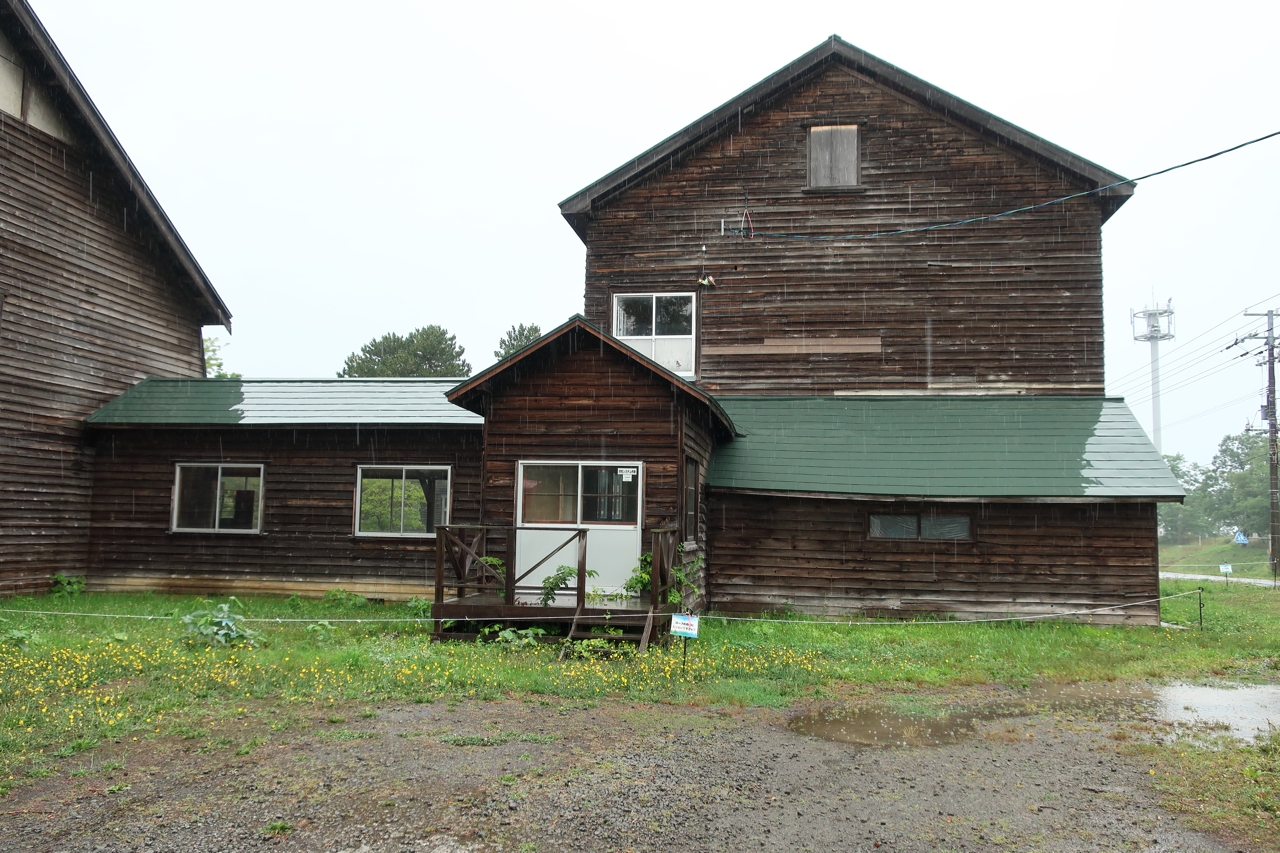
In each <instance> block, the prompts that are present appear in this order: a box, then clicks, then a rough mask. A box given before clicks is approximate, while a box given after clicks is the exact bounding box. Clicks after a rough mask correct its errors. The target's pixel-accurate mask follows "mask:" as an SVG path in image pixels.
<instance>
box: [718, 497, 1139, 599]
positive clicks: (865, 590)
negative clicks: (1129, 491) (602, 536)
mask: <svg viewBox="0 0 1280 853" xmlns="http://www.w3.org/2000/svg"><path fill="white" fill-rule="evenodd" d="M930 508H936V509H937V511H938V512H940V513H944V514H958V513H964V514H968V515H970V516H971V519H972V520H971V530H972V534H973V539H972V541H967V542H922V541H903V540H889V539H871V538H869V537H868V534H867V531H868V520H867V517H868V514H869V513H873V512H875V513H879V512H887V513H901V512H912V511H921V510H924V511H927V510H929V509H930ZM710 542H711V546H710V548H711V557H710V579H709V583H708V586H709V589H708V597H709V599H710V600H709V603H708V606H709V608H710V609H712V610H717V611H727V612H736V611H747V612H754V611H761V610H782V609H786V608H794V609H795V610H797V611H799V612H802V613H812V614H820V615H847V614H861V613H866V614H884V615H890V616H905V617H911V616H915V615H918V614H924V613H940V614H947V615H949V616H952V617H955V618H962V619H968V618H987V617H1000V616H1005V615H1036V614H1045V613H1063V612H1066V611H1074V610H1082V609H1091V608H1097V607H1107V606H1112V605H1116V604H1123V603H1129V602H1136V601H1143V600H1147V599H1152V598H1155V597H1157V596H1158V595H1159V594H1160V593H1159V569H1158V564H1157V544H1156V512H1155V504H1153V503H1098V504H1074V503H1073V504H1048V503H1026V504H1011V503H1010V504H1006V503H989V504H957V503H946V504H932V505H931V504H908V503H885V504H878V503H869V502H863V501H849V500H831V499H818V498H798V497H770V496H753V495H744V494H738V493H733V492H727V491H720V490H715V491H713V492H712V493H711V506H710ZM1079 618H1082V619H1084V618H1091V619H1092V620H1093V621H1095V622H1099V623H1112V622H1122V621H1130V622H1136V623H1139V624H1158V622H1159V609H1158V607H1157V606H1156V605H1151V604H1149V605H1143V606H1137V607H1131V608H1127V609H1125V610H1123V611H1115V612H1112V613H1102V614H1097V615H1095V616H1092V617H1079Z"/></svg>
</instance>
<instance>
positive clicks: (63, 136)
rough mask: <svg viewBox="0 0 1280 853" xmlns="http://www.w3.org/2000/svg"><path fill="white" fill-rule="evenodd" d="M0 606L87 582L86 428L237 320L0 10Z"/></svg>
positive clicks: (30, 16)
mask: <svg viewBox="0 0 1280 853" xmlns="http://www.w3.org/2000/svg"><path fill="white" fill-rule="evenodd" d="M0 233H2V234H3V243H2V244H0V594H4V593H14V592H18V591H24V590H35V589H40V588H43V587H45V586H47V584H48V582H49V577H50V575H51V574H53V573H55V572H66V573H75V574H83V572H84V567H85V565H86V564H87V562H88V559H89V540H90V523H89V501H90V493H91V487H92V480H93V474H94V450H93V447H92V446H91V445H88V444H86V443H85V442H84V440H83V423H82V422H83V419H84V418H85V416H86V415H89V414H90V413H92V412H93V411H94V410H95V409H97V408H99V407H100V406H102V405H103V404H104V403H106V402H107V401H109V400H111V399H112V398H113V397H115V396H117V395H118V394H120V393H121V392H122V391H124V390H126V389H127V388H129V387H130V386H132V385H133V384H134V383H136V382H138V381H139V380H141V379H143V378H144V377H146V376H150V375H167V376H191V377H200V376H203V375H204V357H203V348H202V346H201V338H200V334H201V332H200V330H201V326H202V325H206V324H218V325H224V326H228V327H229V325H230V322H231V315H230V312H228V310H227V308H226V306H225V305H224V304H223V303H222V300H221V299H219V297H218V294H217V293H216V292H215V291H214V289H213V287H212V285H211V284H210V283H209V281H208V279H207V277H206V276H205V274H204V272H203V271H202V270H201V269H200V265H199V264H198V263H197V262H196V260H195V258H194V257H192V255H191V252H190V251H189V250H188V249H187V247H186V245H185V244H184V243H183V242H182V239H181V237H179V236H178V233H177V231H176V230H175V229H174V227H173V224H172V223H171V222H170V221H169V219H168V217H167V216H165V213H164V211H163V210H162V209H161V207H160V204H159V203H158V202H157V201H156V199H155V197H154V196H153V195H152V193H151V191H150V190H149V189H148V188H147V185H146V182H145V181H143V179H142V176H141V175H139V174H138V171H137V169H136V168H134V166H133V163H131V162H130V160H129V157H128V155H126V154H125V152H124V150H123V149H122V148H121V147H120V143H119V142H118V141H117V140H116V138H115V136H114V135H113V134H112V133H111V130H110V128H108V127H107V124H106V122H105V121H104V120H103V118H102V116H101V115H100V114H99V113H98V110H97V108H96V107H94V105H93V102H92V101H91V100H90V99H89V96H88V95H87V94H86V93H85V91H84V88H83V87H82V86H81V85H80V83H79V81H78V80H77V79H76V77H75V75H74V74H73V73H72V71H71V69H70V68H69V67H68V66H67V64H66V62H65V61H64V60H63V58H62V55H61V54H60V53H59V52H58V49H57V47H56V46H55V45H54V44H53V42H52V41H51V40H50V38H49V34H48V33H47V32H46V31H45V30H44V28H43V27H42V26H41V24H40V22H39V20H38V19H37V18H36V16H35V14H34V13H33V12H32V10H31V7H30V6H29V5H28V4H27V3H26V2H25V0H0Z"/></svg>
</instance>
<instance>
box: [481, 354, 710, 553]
mask: <svg viewBox="0 0 1280 853" xmlns="http://www.w3.org/2000/svg"><path fill="white" fill-rule="evenodd" d="M547 350H549V351H542V352H539V353H536V354H535V355H533V356H530V357H529V358H528V359H527V360H526V361H524V362H522V363H521V364H520V365H519V366H518V367H517V368H516V371H515V374H514V375H512V376H509V377H507V378H505V379H503V378H499V379H498V380H496V383H497V384H496V387H494V389H493V391H492V392H491V393H490V396H489V400H488V407H487V411H486V413H485V461H484V523H485V524H493V525H503V526H510V525H511V524H512V523H513V520H514V518H515V496H516V463H517V462H519V461H521V460H531V459H543V460H565V461H570V460H583V461H590V460H593V459H601V460H606V459H607V460H618V461H630V460H637V461H640V462H643V463H644V528H645V529H646V530H647V529H650V528H654V527H668V526H670V525H672V524H674V523H676V522H677V521H678V518H679V515H678V513H679V509H680V494H679V481H680V477H679V474H678V471H679V466H680V465H681V464H682V457H681V422H682V420H683V418H684V406H685V403H684V401H683V400H682V399H681V398H680V395H679V394H678V392H676V391H675V390H674V389H673V388H672V386H671V383H669V382H667V381H665V380H663V379H661V378H659V377H658V376H656V375H654V373H653V372H652V371H650V370H648V369H647V368H645V367H644V366H643V365H641V364H639V363H637V362H636V361H634V360H632V359H630V358H628V357H626V356H624V355H621V354H620V353H618V352H616V351H614V350H613V349H612V348H610V347H606V346H602V345H599V344H598V343H597V342H596V341H595V340H594V339H592V338H588V337H587V336H585V335H580V334H576V333H575V334H571V335H566V336H565V337H563V338H561V339H559V340H557V341H555V342H554V343H553V344H552V345H551V346H549V347H548V348H547ZM645 541H646V542H647V541H648V539H647V538H646V539H645ZM504 544H505V543H504ZM503 547H504V545H498V544H497V543H496V542H495V544H494V546H492V547H491V550H490V553H495V554H496V553H502V550H503Z"/></svg>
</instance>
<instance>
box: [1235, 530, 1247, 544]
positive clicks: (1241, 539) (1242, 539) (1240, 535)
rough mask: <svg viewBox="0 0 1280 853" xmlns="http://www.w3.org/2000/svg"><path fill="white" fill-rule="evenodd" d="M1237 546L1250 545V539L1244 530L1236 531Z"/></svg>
mask: <svg viewBox="0 0 1280 853" xmlns="http://www.w3.org/2000/svg"><path fill="white" fill-rule="evenodd" d="M1236 544H1237V545H1248V544H1249V537H1248V536H1245V535H1244V531H1243V530H1237V531H1236Z"/></svg>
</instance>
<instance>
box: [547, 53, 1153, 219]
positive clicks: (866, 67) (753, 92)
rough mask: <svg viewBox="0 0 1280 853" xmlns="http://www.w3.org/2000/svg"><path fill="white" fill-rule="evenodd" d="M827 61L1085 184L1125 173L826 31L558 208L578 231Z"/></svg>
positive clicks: (1111, 195)
mask: <svg viewBox="0 0 1280 853" xmlns="http://www.w3.org/2000/svg"><path fill="white" fill-rule="evenodd" d="M833 63H840V64H842V65H844V66H846V67H848V68H850V69H852V70H854V71H856V72H857V73H858V74H861V75H863V76H865V77H867V78H869V79H871V80H872V81H874V82H875V83H877V84H878V85H881V86H884V87H885V88H887V89H890V90H892V91H894V92H897V93H899V94H901V95H904V96H905V97H907V98H908V99H910V100H913V101H916V102H917V103H919V104H921V105H923V106H925V107H927V108H928V109H930V110H932V111H934V112H935V113H938V114H940V115H942V116H943V117H944V118H947V119H949V120H951V121H953V122H955V123H956V124H959V125H961V126H963V127H967V128H969V129H970V130H973V131H975V132H977V133H979V134H981V135H982V136H985V137H987V138H988V139H992V140H993V141H995V142H997V143H999V144H1001V145H1004V146H1006V147H1009V148H1013V149H1015V150H1018V151H1021V152H1023V153H1024V154H1027V155H1030V156H1031V157H1033V158H1034V159H1037V160H1039V161H1041V162H1044V163H1047V164H1049V165H1051V166H1053V167H1054V168H1056V169H1058V170H1060V171H1062V172H1064V173H1066V174H1067V175H1069V176H1071V177H1073V178H1074V179H1076V180H1077V181H1079V182H1080V183H1081V184H1084V185H1085V186H1086V187H1088V188H1091V189H1092V188H1097V187H1103V186H1108V185H1110V184H1114V183H1117V182H1120V181H1124V180H1125V179H1124V177H1123V176H1121V175H1118V174H1116V173H1115V172H1112V171H1110V170H1109V169H1104V168H1102V167H1101V166H1099V165H1097V164H1096V163H1092V162H1090V161H1088V160H1086V159H1084V158H1083V157H1080V156H1078V155H1076V154H1073V153H1071V152H1070V151H1068V150H1066V149H1065V148H1061V147H1059V146H1057V145H1054V144H1053V143H1052V142H1049V141H1048V140H1046V139H1042V138H1041V137H1039V136H1036V135H1035V134H1033V133H1031V132H1030V131H1026V130H1023V129H1022V128H1020V127H1018V126H1017V125H1013V124H1010V123H1009V122H1007V121H1005V120H1004V119H1002V118H999V117H998V116H995V115H992V114H991V113H989V112H987V111H986V110H983V109H980V108H978V107H976V106H974V105H973V104H971V103H969V102H968V101H964V100H961V99H960V98H957V97H956V96H955V95H952V94H951V93H950V92H947V91H944V90H942V89H939V88H938V87H937V86H934V85H932V84H930V83H927V82H925V81H924V80H921V79H920V78H919V77H916V76H915V75H912V74H908V73H907V72H906V71H903V70H902V69H901V68H898V67H896V66H894V65H890V64H889V63H888V62H885V61H884V60H883V59H880V58H878V57H875V56H872V55H871V54H869V53H867V52H866V51H864V50H862V49H861V48H858V47H854V46H853V45H851V44H849V43H848V42H847V41H845V40H844V39H842V38H840V37H839V36H835V35H833V36H831V37H830V38H828V39H827V40H826V41H824V42H823V43H822V44H820V45H818V46H817V47H815V48H814V49H813V50H811V51H809V52H808V53H806V54H805V55H804V56H801V57H800V58H799V59H797V60H795V61H794V62H791V63H789V64H787V65H786V66H784V67H783V68H781V69H779V70H778V71H777V72H775V73H774V74H771V75H770V76H768V77H766V78H765V79H763V80H761V81H760V82H759V83H757V84H756V85H754V86H752V87H751V88H750V89H747V90H746V91H745V92H743V93H742V94H740V95H738V96H737V97H736V98H733V99H732V100H730V101H728V102H727V103H725V104H723V105H721V106H720V107H717V108H716V109H714V110H712V111H711V112H709V113H707V114H706V115H704V116H703V117H702V118H700V119H698V120H697V121H695V122H693V123H692V124H690V125H689V126H688V127H685V128H684V129H682V130H679V131H677V132H676V133H674V134H672V135H671V136H669V137H667V138H666V139H664V140H663V141H661V142H659V143H658V144H657V145H655V146H653V147H652V148H650V149H649V150H648V151H645V152H644V153H643V154H640V155H639V156H637V157H634V158H632V159H631V160H630V161H628V162H627V163H625V164H623V165H622V166H619V167H618V168H617V169H614V170H613V171H612V172H610V173H609V174H607V175H605V176H604V177H603V178H601V179H600V180H598V181H596V182H595V183H593V184H591V185H590V186H588V187H586V188H584V189H582V190H580V191H578V192H576V193H574V194H573V195H571V196H569V198H567V199H565V200H564V201H562V202H560V213H561V214H562V215H563V216H564V218H565V219H567V220H568V221H569V224H570V225H571V226H573V230H574V231H576V232H577V233H578V236H579V237H582V238H583V239H585V224H586V221H587V219H588V218H589V217H590V215H591V212H592V211H593V210H595V209H597V208H598V207H600V206H601V205H602V204H603V203H605V202H607V201H608V200H609V199H610V198H612V197H613V196H615V195H617V194H619V193H621V192H624V191H625V190H627V189H629V188H630V187H631V186H633V185H634V184H637V183H639V182H640V181H643V180H645V179H646V178H648V177H650V176H651V175H653V174H655V173H658V172H660V171H663V170H665V169H667V168H670V167H671V166H672V165H674V163H675V162H676V161H678V160H680V159H681V158H683V157H684V156H685V155H687V154H689V153H690V152H692V151H694V150H696V149H698V148H701V147H702V146H703V145H704V144H706V143H707V142H709V141H711V140H712V139H714V138H715V137H717V136H719V135H720V134H722V133H724V132H726V131H727V130H729V128H730V127H733V126H737V125H739V124H740V123H741V120H742V118H743V117H744V116H746V115H748V114H751V113H754V112H755V110H756V109H757V108H760V107H763V106H765V105H767V104H768V103H770V102H771V101H773V100H775V99H776V98H778V97H780V96H781V95H782V94H784V93H785V92H786V91H787V90H789V89H791V87H793V86H795V85H796V84H797V83H799V82H801V81H802V80H804V79H805V78H807V77H809V76H810V75H811V74H814V73H816V72H817V71H819V70H821V69H823V68H826V67H828V66H830V65H831V64H833ZM1133 186H1134V185H1133V184H1132V183H1126V184H1122V185H1121V186H1118V187H1112V188H1111V189H1108V190H1106V191H1104V192H1102V193H1099V194H1098V195H1099V199H1100V200H1101V201H1102V203H1103V221H1104V222H1105V221H1106V219H1107V218H1108V217H1110V216H1111V214H1112V213H1114V212H1115V211H1116V210H1117V209H1119V207H1120V205H1122V204H1124V202H1125V201H1127V200H1128V198H1129V196H1131V195H1133Z"/></svg>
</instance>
